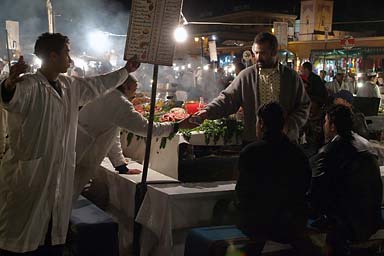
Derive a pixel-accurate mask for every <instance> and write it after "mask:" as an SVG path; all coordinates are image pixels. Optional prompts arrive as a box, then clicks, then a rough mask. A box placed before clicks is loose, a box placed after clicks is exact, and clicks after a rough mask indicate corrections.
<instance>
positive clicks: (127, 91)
mask: <svg viewBox="0 0 384 256" xmlns="http://www.w3.org/2000/svg"><path fill="white" fill-rule="evenodd" d="M117 89H118V90H119V91H121V92H122V93H123V94H124V95H125V96H126V97H127V98H128V100H132V99H133V98H134V97H135V94H136V89H137V79H136V78H135V77H134V76H133V75H128V78H127V79H126V80H125V81H124V83H122V84H121V85H120V86H119V87H117Z"/></svg>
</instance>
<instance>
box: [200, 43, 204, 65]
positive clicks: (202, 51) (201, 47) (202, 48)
mask: <svg viewBox="0 0 384 256" xmlns="http://www.w3.org/2000/svg"><path fill="white" fill-rule="evenodd" d="M203 38H204V37H201V38H200V51H201V68H203V64H204V62H203V59H204V39H203Z"/></svg>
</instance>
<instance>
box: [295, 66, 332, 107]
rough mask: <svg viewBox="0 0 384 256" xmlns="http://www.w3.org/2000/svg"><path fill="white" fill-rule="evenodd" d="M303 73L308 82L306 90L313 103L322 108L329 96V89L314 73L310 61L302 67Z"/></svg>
mask: <svg viewBox="0 0 384 256" xmlns="http://www.w3.org/2000/svg"><path fill="white" fill-rule="evenodd" d="M301 73H302V75H303V76H304V77H306V79H307V81H308V83H307V86H306V88H305V89H306V91H307V93H308V95H309V97H310V98H311V101H312V102H313V101H315V102H317V103H319V104H320V106H322V105H324V104H325V102H326V100H327V96H328V93H327V89H326V87H325V85H324V82H323V81H322V80H321V78H320V76H318V75H316V74H315V73H313V71H312V64H311V63H310V62H308V61H307V62H304V63H303V65H302V66H301Z"/></svg>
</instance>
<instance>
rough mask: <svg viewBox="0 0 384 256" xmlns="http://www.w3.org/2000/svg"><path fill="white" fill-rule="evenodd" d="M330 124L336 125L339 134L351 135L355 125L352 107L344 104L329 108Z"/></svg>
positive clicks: (327, 111)
mask: <svg viewBox="0 0 384 256" xmlns="http://www.w3.org/2000/svg"><path fill="white" fill-rule="evenodd" d="M326 114H327V115H328V120H329V122H330V124H334V125H335V126H336V130H337V134H339V135H341V136H345V135H350V134H351V132H352V127H353V117H352V112H351V110H350V108H348V107H346V106H344V105H331V106H330V107H329V108H328V109H327V110H326Z"/></svg>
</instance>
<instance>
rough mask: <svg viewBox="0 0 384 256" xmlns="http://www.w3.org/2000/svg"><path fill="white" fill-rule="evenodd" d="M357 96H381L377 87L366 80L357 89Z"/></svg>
mask: <svg viewBox="0 0 384 256" xmlns="http://www.w3.org/2000/svg"><path fill="white" fill-rule="evenodd" d="M357 96H359V97H368V98H381V93H380V89H379V87H378V86H377V85H376V84H374V83H372V82H370V81H367V82H365V83H364V86H363V87H360V88H359V90H358V91H357Z"/></svg>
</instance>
